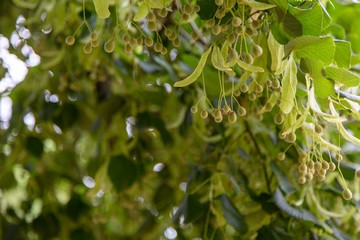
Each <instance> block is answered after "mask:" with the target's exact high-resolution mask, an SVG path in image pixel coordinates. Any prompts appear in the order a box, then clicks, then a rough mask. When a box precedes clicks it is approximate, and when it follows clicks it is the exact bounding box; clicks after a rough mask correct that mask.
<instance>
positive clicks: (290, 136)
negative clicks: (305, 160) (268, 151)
mask: <svg viewBox="0 0 360 240" xmlns="http://www.w3.org/2000/svg"><path fill="white" fill-rule="evenodd" d="M285 140H286V141H287V142H289V143H294V142H295V141H296V134H295V133H294V132H291V133H289V134H288V135H287V136H286V138H285Z"/></svg>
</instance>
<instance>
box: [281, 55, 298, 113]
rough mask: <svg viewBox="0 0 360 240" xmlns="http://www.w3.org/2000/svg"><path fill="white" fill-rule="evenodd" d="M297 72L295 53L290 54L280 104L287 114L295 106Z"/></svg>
mask: <svg viewBox="0 0 360 240" xmlns="http://www.w3.org/2000/svg"><path fill="white" fill-rule="evenodd" d="M296 73H297V68H296V62H295V60H294V57H293V55H290V57H289V60H288V62H287V64H286V66H285V72H284V76H283V79H282V94H281V99H280V105H279V107H280V109H281V111H283V113H285V114H288V113H289V112H290V111H291V109H292V108H293V107H294V103H295V94H296V86H297V77H296Z"/></svg>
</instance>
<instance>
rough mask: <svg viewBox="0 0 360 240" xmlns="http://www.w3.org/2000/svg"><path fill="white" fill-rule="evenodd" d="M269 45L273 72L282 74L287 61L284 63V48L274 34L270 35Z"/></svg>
mask: <svg viewBox="0 0 360 240" xmlns="http://www.w3.org/2000/svg"><path fill="white" fill-rule="evenodd" d="M267 43H268V47H269V51H270V54H271V70H272V71H274V72H275V74H281V73H282V72H283V69H284V66H285V64H284V63H285V61H283V58H284V46H283V45H281V44H280V43H278V42H277V41H276V39H275V38H274V36H273V34H272V32H270V33H269V37H268V39H267Z"/></svg>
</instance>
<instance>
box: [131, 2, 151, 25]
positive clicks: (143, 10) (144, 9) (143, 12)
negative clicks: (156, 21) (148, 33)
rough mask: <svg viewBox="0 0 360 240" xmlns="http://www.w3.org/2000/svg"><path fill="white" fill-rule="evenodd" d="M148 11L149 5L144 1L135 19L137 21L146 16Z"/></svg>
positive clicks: (140, 4)
mask: <svg viewBox="0 0 360 240" xmlns="http://www.w3.org/2000/svg"><path fill="white" fill-rule="evenodd" d="M148 12H149V8H148V6H146V4H145V3H143V2H141V3H139V6H138V10H137V12H136V14H135V16H134V21H136V22H138V21H140V20H141V19H143V18H144V17H146V15H147V14H148Z"/></svg>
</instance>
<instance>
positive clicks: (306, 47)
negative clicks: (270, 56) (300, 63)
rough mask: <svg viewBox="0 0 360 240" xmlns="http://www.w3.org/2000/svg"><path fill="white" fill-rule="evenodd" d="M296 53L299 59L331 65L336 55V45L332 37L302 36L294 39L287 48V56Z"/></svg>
mask: <svg viewBox="0 0 360 240" xmlns="http://www.w3.org/2000/svg"><path fill="white" fill-rule="evenodd" d="M291 52H294V53H295V54H296V56H297V57H298V58H310V59H314V60H320V61H321V62H323V63H324V64H325V65H329V64H330V63H331V62H332V60H333V58H334V54H335V43H334V40H333V39H332V38H331V37H315V36H301V37H297V38H294V39H292V40H290V41H289V42H288V44H286V46H285V56H288V55H290V53H291Z"/></svg>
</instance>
